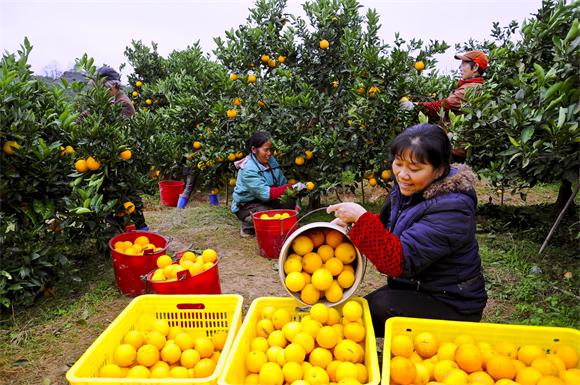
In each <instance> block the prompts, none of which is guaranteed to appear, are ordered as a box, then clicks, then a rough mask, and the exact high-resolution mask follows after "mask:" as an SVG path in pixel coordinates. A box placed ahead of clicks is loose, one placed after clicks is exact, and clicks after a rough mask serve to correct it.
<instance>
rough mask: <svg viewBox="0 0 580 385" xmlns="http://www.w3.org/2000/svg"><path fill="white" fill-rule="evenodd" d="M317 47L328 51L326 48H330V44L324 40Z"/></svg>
mask: <svg viewBox="0 0 580 385" xmlns="http://www.w3.org/2000/svg"><path fill="white" fill-rule="evenodd" d="M319 46H320V48H321V49H328V47H330V43H329V42H328V40H326V39H324V40H320V43H319Z"/></svg>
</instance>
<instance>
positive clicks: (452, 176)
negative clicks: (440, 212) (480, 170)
mask: <svg viewBox="0 0 580 385" xmlns="http://www.w3.org/2000/svg"><path fill="white" fill-rule="evenodd" d="M476 181H477V176H476V175H475V173H474V172H473V170H472V169H471V167H469V166H467V165H465V164H461V163H453V164H452V165H451V171H450V172H449V175H447V176H446V177H445V178H443V179H441V180H439V181H437V182H434V183H432V184H431V185H430V186H429V187H427V188H426V189H425V191H423V198H424V199H431V198H435V197H436V196H439V195H443V194H448V193H468V192H469V191H472V190H475V183H476Z"/></svg>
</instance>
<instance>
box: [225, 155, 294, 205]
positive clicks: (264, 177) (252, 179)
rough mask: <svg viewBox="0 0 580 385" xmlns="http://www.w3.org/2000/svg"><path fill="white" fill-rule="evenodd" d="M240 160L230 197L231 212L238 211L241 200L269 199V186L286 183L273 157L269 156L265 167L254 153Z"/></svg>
mask: <svg viewBox="0 0 580 385" xmlns="http://www.w3.org/2000/svg"><path fill="white" fill-rule="evenodd" d="M243 160H244V161H243V162H241V166H240V170H239V171H238V178H237V180H236V187H235V188H234V194H233V199H232V212H233V213H236V212H238V210H239V209H240V208H239V206H238V205H239V204H240V203H241V202H252V201H261V202H268V201H269V200H270V187H278V186H282V185H285V184H286V183H288V180H287V179H286V177H285V176H284V174H282V169H280V166H279V165H278V162H277V161H276V159H274V157H273V156H272V157H270V161H269V163H270V167H268V168H266V167H265V166H264V165H262V164H260V162H258V159H256V157H255V156H254V154H250V155H249V156H248V157H246V158H245V159H243Z"/></svg>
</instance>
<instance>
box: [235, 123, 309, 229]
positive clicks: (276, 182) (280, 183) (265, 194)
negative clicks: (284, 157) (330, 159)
mask: <svg viewBox="0 0 580 385" xmlns="http://www.w3.org/2000/svg"><path fill="white" fill-rule="evenodd" d="M246 151H247V152H248V155H247V156H246V157H245V158H243V159H241V160H239V161H237V162H235V163H234V165H235V167H236V168H237V169H238V170H239V172H238V178H237V180H236V187H234V193H233V199H232V206H231V210H232V212H233V213H234V214H236V216H237V217H238V219H239V220H240V221H242V228H241V230H240V235H241V236H242V237H248V236H252V235H254V234H255V230H254V224H253V221H252V213H254V212H258V211H266V210H272V209H294V208H295V207H296V201H295V200H294V199H288V200H287V201H286V202H285V203H282V202H281V201H280V198H281V197H282V195H283V194H284V193H285V192H286V190H289V189H294V190H297V191H300V190H303V189H305V188H306V185H305V184H304V183H301V182H298V183H295V184H293V185H291V184H289V183H288V180H287V179H286V177H285V176H284V174H283V173H282V170H281V168H280V166H279V165H278V162H277V161H276V159H275V158H274V156H273V155H272V153H273V150H272V137H271V136H270V134H269V133H268V132H266V131H258V132H256V133H254V135H252V136H251V137H250V138H249V139H248V140H247V142H246Z"/></svg>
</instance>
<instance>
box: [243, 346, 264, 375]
mask: <svg viewBox="0 0 580 385" xmlns="http://www.w3.org/2000/svg"><path fill="white" fill-rule="evenodd" d="M266 362H268V357H267V356H266V353H264V352H262V351H260V350H254V351H251V352H250V353H248V355H247V356H246V369H248V371H249V372H250V373H260V369H261V368H262V366H263V365H264V364H265V363H266Z"/></svg>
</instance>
